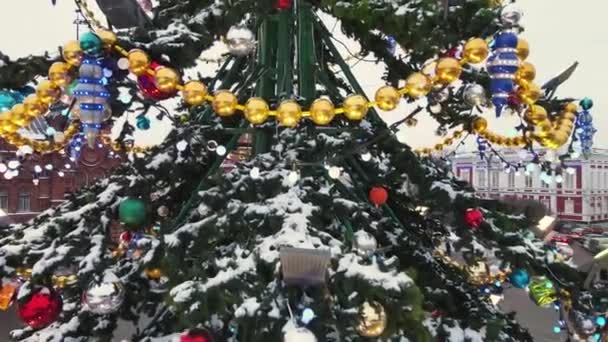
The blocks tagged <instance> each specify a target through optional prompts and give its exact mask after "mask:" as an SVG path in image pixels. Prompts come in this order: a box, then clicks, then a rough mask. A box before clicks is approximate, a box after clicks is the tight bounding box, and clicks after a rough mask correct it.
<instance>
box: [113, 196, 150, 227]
mask: <svg viewBox="0 0 608 342" xmlns="http://www.w3.org/2000/svg"><path fill="white" fill-rule="evenodd" d="M118 216H119V217H120V222H122V223H124V224H126V225H127V226H132V227H135V226H141V225H143V224H144V223H145V222H146V204H145V203H144V201H142V200H140V199H137V198H127V199H125V200H123V201H122V202H121V203H120V206H119V207H118Z"/></svg>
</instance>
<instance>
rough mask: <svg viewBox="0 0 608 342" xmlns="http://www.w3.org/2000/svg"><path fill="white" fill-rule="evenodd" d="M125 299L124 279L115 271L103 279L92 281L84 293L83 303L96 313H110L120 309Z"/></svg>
mask: <svg viewBox="0 0 608 342" xmlns="http://www.w3.org/2000/svg"><path fill="white" fill-rule="evenodd" d="M124 299H125V289H124V286H123V284H122V281H120V279H119V278H118V277H117V276H116V275H115V274H113V273H107V274H106V275H104V277H103V279H102V280H101V281H95V280H94V281H92V282H91V283H90V284H89V286H88V288H87V289H86V291H85V292H84V293H83V294H82V304H83V305H84V306H85V307H86V309H88V310H89V311H91V312H92V313H94V314H98V315H108V314H111V313H114V312H116V311H118V310H119V309H120V307H121V305H122V303H123V302H124Z"/></svg>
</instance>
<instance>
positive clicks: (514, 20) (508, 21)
mask: <svg viewBox="0 0 608 342" xmlns="http://www.w3.org/2000/svg"><path fill="white" fill-rule="evenodd" d="M523 16H524V14H523V11H522V10H521V8H519V7H518V6H517V5H515V4H509V5H507V6H505V7H503V9H502V11H501V12H500V22H501V23H502V24H503V25H504V26H505V27H515V26H518V25H519V22H520V21H521V18H522V17H523Z"/></svg>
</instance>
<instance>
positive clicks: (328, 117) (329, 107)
mask: <svg viewBox="0 0 608 342" xmlns="http://www.w3.org/2000/svg"><path fill="white" fill-rule="evenodd" d="M334 110H335V108H334V104H333V103H331V101H329V100H327V99H317V100H315V101H314V102H313V103H312V104H311V105H310V119H311V120H312V121H313V122H314V123H315V124H317V125H322V126H324V125H327V124H329V123H330V122H331V121H332V120H333V119H334V116H335V115H336V114H335V112H334Z"/></svg>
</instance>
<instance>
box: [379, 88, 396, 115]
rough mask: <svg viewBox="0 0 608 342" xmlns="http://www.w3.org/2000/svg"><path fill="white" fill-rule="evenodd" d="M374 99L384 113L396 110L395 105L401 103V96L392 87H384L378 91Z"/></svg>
mask: <svg viewBox="0 0 608 342" xmlns="http://www.w3.org/2000/svg"><path fill="white" fill-rule="evenodd" d="M375 99H376V104H377V105H378V108H380V109H382V110H384V111H391V110H393V109H395V108H397V105H398V104H399V102H400V101H401V94H399V91H398V90H397V89H395V88H394V87H391V86H384V87H382V88H380V89H378V91H377V92H376V96H375Z"/></svg>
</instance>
